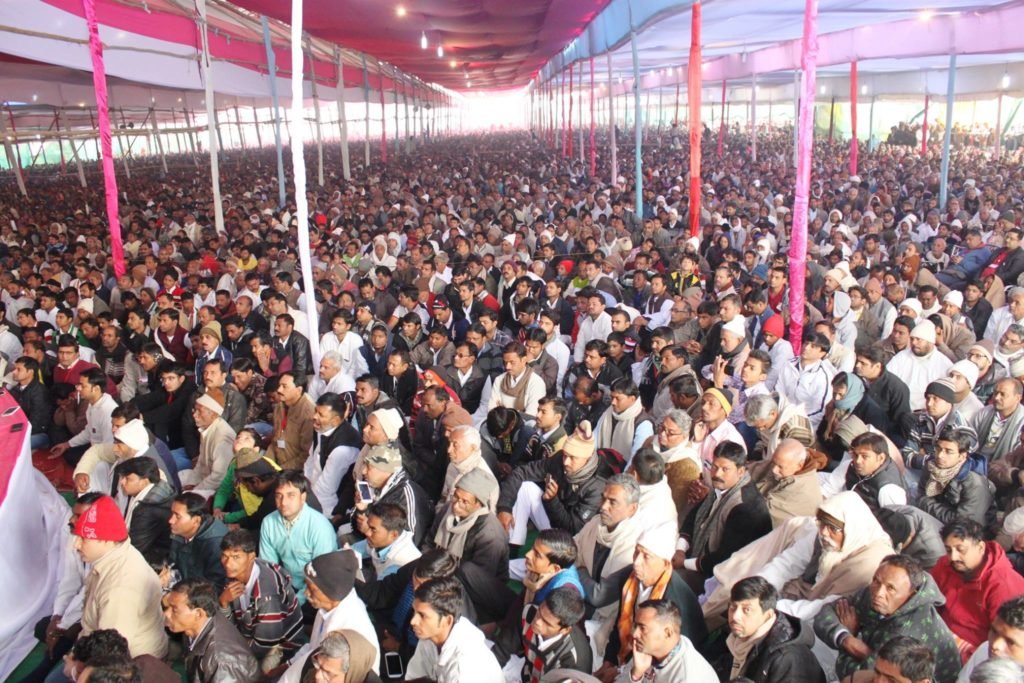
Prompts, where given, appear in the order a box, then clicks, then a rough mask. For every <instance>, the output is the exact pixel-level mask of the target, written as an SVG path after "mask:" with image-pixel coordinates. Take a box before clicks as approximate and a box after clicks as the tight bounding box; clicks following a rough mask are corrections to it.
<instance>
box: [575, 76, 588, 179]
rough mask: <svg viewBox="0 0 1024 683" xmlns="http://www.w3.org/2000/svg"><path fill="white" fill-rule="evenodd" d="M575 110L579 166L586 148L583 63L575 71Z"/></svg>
mask: <svg viewBox="0 0 1024 683" xmlns="http://www.w3.org/2000/svg"><path fill="white" fill-rule="evenodd" d="M576 92H577V93H578V94H577V96H576V100H577V101H576V109H578V110H579V114H578V115H577V117H576V129H577V130H578V131H579V136H580V140H579V147H578V149H579V154H580V164H583V153H584V151H585V150H586V148H585V147H584V146H583V62H580V68H579V69H577V70H576Z"/></svg>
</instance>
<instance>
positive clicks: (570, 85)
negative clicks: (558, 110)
mask: <svg viewBox="0 0 1024 683" xmlns="http://www.w3.org/2000/svg"><path fill="white" fill-rule="evenodd" d="M572 70H573V65H572V64H570V65H569V136H568V140H569V158H570V159H572Z"/></svg>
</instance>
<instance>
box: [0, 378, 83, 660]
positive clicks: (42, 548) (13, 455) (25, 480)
mask: <svg viewBox="0 0 1024 683" xmlns="http://www.w3.org/2000/svg"><path fill="white" fill-rule="evenodd" d="M8 408H17V403H15V401H14V399H13V398H12V397H11V396H10V394H7V395H4V396H3V397H0V409H4V410H6V409H8ZM15 424H21V425H22V430H21V431H19V432H14V433H12V432H11V427H12V426H13V425H15ZM26 427H28V421H27V419H26V417H25V414H24V413H23V412H22V411H21V409H20V408H18V409H17V410H16V412H14V413H13V414H11V415H9V416H6V417H0V458H4V459H13V460H14V461H15V462H14V463H13V468H12V469H10V470H7V468H6V467H0V477H2V476H4V475H5V472H9V479H8V481H7V482H6V487H5V486H3V485H2V483H0V495H2V498H0V529H3V530H4V531H3V537H4V549H5V552H3V553H0V586H3V587H4V597H3V600H2V601H0V602H2V604H3V618H2V619H0V643H2V647H0V679H4V678H6V677H7V676H8V675H10V673H11V672H12V671H13V670H14V669H15V668H16V667H17V666H18V664H19V663H20V662H21V660H22V659H24V657H25V655H27V654H28V653H29V651H30V650H31V649H32V648H33V647H35V645H36V644H37V642H38V641H37V640H36V639H35V637H34V635H33V627H34V626H35V624H36V622H38V621H39V620H40V619H42V618H43V617H46V616H49V615H50V610H51V608H52V606H53V600H54V597H55V596H56V593H57V582H58V580H59V575H58V574H59V571H60V569H61V562H62V557H63V552H64V549H65V548H66V547H67V543H66V540H67V537H68V533H69V531H68V528H67V520H68V517H69V515H70V510H69V509H68V505H67V503H65V502H64V500H63V499H62V498H61V497H60V495H59V494H58V493H57V491H56V490H55V489H54V488H53V485H51V484H50V482H48V481H47V480H46V477H44V476H43V475H42V474H41V473H40V472H39V471H37V470H36V469H35V467H33V465H32V453H31V452H30V450H29V440H28V436H27V435H28V430H27V429H25V428H26ZM4 491H6V493H4Z"/></svg>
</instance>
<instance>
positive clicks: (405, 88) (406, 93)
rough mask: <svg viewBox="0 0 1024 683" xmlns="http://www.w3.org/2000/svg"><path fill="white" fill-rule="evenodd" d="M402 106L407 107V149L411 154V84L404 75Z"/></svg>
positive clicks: (406, 152) (405, 151)
mask: <svg viewBox="0 0 1024 683" xmlns="http://www.w3.org/2000/svg"><path fill="white" fill-rule="evenodd" d="M402 106H403V107H405V140H403V142H404V143H405V150H404V153H405V154H406V155H408V154H409V145H411V144H412V137H413V134H412V127H411V122H410V119H409V84H408V83H407V82H406V77H405V76H404V75H403V76H402Z"/></svg>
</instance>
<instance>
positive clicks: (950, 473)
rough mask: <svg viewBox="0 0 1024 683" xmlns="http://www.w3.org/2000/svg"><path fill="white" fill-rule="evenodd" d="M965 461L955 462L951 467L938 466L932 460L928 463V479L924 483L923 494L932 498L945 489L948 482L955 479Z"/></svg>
mask: <svg viewBox="0 0 1024 683" xmlns="http://www.w3.org/2000/svg"><path fill="white" fill-rule="evenodd" d="M966 464H967V463H963V462H961V463H957V464H956V465H953V466H952V467H939V466H938V463H936V462H935V461H934V460H932V461H931V462H929V463H928V481H927V482H925V485H924V495H926V496H928V497H929V498H932V497H934V496H937V495H939V494H940V493H942V492H943V491H945V490H946V487H947V486H949V482H951V481H953V480H954V479H956V475H958V474H960V470H961V469H963V467H964V465H966Z"/></svg>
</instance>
